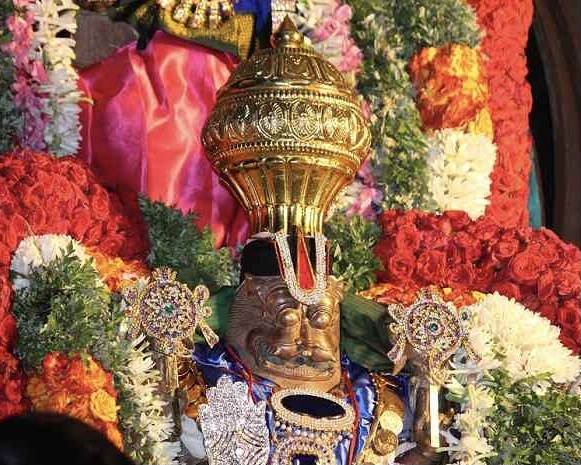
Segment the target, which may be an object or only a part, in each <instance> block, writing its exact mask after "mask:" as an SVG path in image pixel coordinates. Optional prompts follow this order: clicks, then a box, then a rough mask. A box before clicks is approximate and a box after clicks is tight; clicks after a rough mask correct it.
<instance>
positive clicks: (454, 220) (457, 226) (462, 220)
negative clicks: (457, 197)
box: [444, 210, 471, 231]
mask: <svg viewBox="0 0 581 465" xmlns="http://www.w3.org/2000/svg"><path fill="white" fill-rule="evenodd" d="M444 216H445V217H446V218H448V219H449V220H450V224H451V225H452V228H453V229H454V231H461V230H462V229H464V228H465V227H466V226H468V225H469V224H470V223H471V220H470V217H469V216H468V213H466V212H465V211H461V210H448V211H446V212H444Z"/></svg>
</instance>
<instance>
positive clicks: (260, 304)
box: [226, 275, 344, 391]
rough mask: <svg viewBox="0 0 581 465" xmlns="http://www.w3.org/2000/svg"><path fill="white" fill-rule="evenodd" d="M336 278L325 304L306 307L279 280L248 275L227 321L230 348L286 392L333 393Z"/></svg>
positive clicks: (339, 289)
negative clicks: (302, 388)
mask: <svg viewBox="0 0 581 465" xmlns="http://www.w3.org/2000/svg"><path fill="white" fill-rule="evenodd" d="M343 290H344V285H343V283H342V282H341V281H340V280H338V279H336V278H335V277H333V276H330V277H329V278H328V282H327V289H326V291H325V294H324V296H323V298H322V299H321V301H320V302H319V303H317V304H315V305H304V304H302V303H300V302H298V301H296V300H295V299H294V298H293V297H292V296H291V294H290V292H289V290H288V287H287V285H286V284H285V282H284V281H283V280H282V279H281V278H280V277H279V276H268V277H259V276H251V275H246V276H245V280H244V282H243V283H242V284H241V286H240V287H239V289H238V291H237V293H236V297H235V299H234V303H233V304H232V307H231V308H230V312H229V316H228V329H227V335H226V339H227V343H228V344H230V345H232V346H233V347H234V348H235V349H236V350H237V351H238V353H239V354H240V355H241V357H242V358H243V360H244V362H245V363H246V364H247V366H248V367H249V368H250V369H251V370H252V372H253V373H255V374H257V375H259V376H262V377H264V378H267V379H270V380H272V381H274V382H275V383H277V384H278V385H279V386H281V387H284V388H289V387H296V386H301V387H307V388H313V389H318V390H324V391H328V390H330V389H332V388H333V387H334V386H336V385H337V384H338V383H339V381H340V376H341V364H340V352H339V333H340V315H339V304H340V303H341V300H342V299H343Z"/></svg>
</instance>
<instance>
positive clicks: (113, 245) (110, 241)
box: [99, 234, 125, 257]
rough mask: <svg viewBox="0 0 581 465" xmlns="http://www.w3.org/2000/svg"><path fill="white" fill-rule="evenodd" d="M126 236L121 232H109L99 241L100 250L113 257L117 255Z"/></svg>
mask: <svg viewBox="0 0 581 465" xmlns="http://www.w3.org/2000/svg"><path fill="white" fill-rule="evenodd" d="M124 241H125V239H124V237H123V236H122V235H120V234H109V235H107V236H105V237H104V238H103V240H102V241H101V242H100V243H99V250H100V251H101V252H103V253H105V254H107V255H110V256H112V257H115V256H117V254H118V253H119V249H121V247H122V246H123V242H124Z"/></svg>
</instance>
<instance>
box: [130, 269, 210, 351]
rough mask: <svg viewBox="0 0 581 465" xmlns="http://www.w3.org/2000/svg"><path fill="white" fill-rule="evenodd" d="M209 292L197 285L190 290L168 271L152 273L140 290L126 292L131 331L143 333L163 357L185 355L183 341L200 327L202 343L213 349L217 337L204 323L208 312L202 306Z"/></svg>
mask: <svg viewBox="0 0 581 465" xmlns="http://www.w3.org/2000/svg"><path fill="white" fill-rule="evenodd" d="M209 297H210V291H209V290H208V288H207V287H206V286H197V287H196V288H195V289H194V291H192V290H190V288H189V287H188V286H186V285H185V284H183V283H180V282H179V281H176V272H175V271H173V270H171V269H169V268H158V269H156V270H154V271H153V273H152V274H151V277H150V279H149V280H148V281H147V283H146V284H145V286H144V287H142V288H141V289H138V288H136V287H134V288H131V289H129V290H128V291H126V293H125V299H126V301H127V302H128V304H129V308H128V310H127V313H128V315H129V316H130V317H131V319H132V328H131V330H132V332H133V333H136V332H139V331H143V332H144V333H145V334H147V335H148V336H150V337H151V338H153V339H154V342H155V347H156V350H158V351H159V352H162V353H163V354H165V355H176V356H187V355H188V350H187V348H186V347H185V345H184V340H186V339H187V338H189V337H190V336H191V335H192V334H193V333H194V332H195V331H196V329H197V328H200V330H201V331H202V334H203V335H204V338H205V339H206V342H207V343H208V344H209V345H210V346H211V347H213V346H214V345H215V344H216V343H217V342H218V336H217V335H216V334H215V333H214V331H212V329H211V328H210V327H209V326H208V324H207V323H206V320H205V319H206V318H207V317H208V316H210V314H211V313H212V309H211V308H210V307H209V306H207V305H206V303H207V300H208V298H209Z"/></svg>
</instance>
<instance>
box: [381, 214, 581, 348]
mask: <svg viewBox="0 0 581 465" xmlns="http://www.w3.org/2000/svg"><path fill="white" fill-rule="evenodd" d="M380 222H381V225H382V228H383V232H382V237H381V239H380V240H379V242H378V244H377V246H376V247H375V254H376V256H377V257H378V258H379V259H380V260H381V262H382V264H383V266H384V268H385V271H382V272H380V273H378V278H379V281H380V282H381V283H390V284H393V285H395V286H397V287H400V288H405V289H407V290H408V291H410V292H415V291H417V290H418V289H420V288H422V287H424V286H427V285H436V286H439V287H451V288H453V289H458V290H460V289H467V290H478V291H480V292H485V293H491V292H495V291H496V292H499V293H501V294H503V295H506V296H508V297H512V298H515V299H516V300H517V301H519V302H521V303H522V304H524V305H525V306H526V307H527V308H529V309H530V310H532V311H535V312H537V313H540V314H541V315H543V316H544V317H546V318H547V319H548V320H549V321H551V323H553V324H555V325H556V326H558V327H560V328H561V336H560V337H561V341H562V342H563V344H564V345H565V346H567V347H568V348H570V349H571V350H573V351H574V352H575V353H579V349H580V332H581V312H580V300H579V296H580V292H581V290H580V281H581V277H580V272H581V253H580V251H579V249H578V248H577V247H575V246H574V245H572V244H566V243H564V242H563V241H561V240H560V239H559V238H558V237H557V236H556V235H555V234H554V233H552V232H551V231H549V230H547V229H544V228H543V229H540V230H532V229H528V228H527V229H524V228H523V229H515V228H500V227H498V226H497V225H496V224H494V222H493V221H492V220H491V219H488V218H487V217H486V216H484V217H482V218H480V219H478V220H477V221H472V220H470V218H469V217H468V215H467V214H466V213H465V212H453V211H449V212H445V213H444V214H443V215H434V214H430V213H425V212H418V211H414V210H412V211H408V212H399V211H395V210H392V211H388V212H385V213H383V215H382V216H381V218H380Z"/></svg>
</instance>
